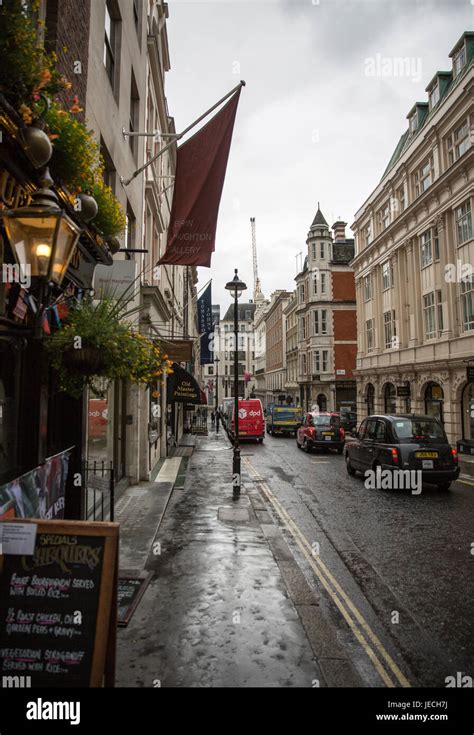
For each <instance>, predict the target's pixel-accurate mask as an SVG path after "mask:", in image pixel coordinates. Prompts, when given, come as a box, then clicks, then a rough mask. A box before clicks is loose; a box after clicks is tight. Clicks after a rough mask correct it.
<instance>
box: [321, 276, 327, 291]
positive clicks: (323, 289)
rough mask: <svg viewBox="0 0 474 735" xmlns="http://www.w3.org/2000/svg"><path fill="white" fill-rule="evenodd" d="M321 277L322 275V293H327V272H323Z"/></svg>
mask: <svg viewBox="0 0 474 735" xmlns="http://www.w3.org/2000/svg"><path fill="white" fill-rule="evenodd" d="M320 277H321V293H322V294H325V293H326V274H325V273H321V276H320Z"/></svg>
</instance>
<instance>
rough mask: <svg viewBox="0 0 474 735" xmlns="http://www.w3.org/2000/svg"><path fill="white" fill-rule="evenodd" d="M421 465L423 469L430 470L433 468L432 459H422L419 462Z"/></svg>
mask: <svg viewBox="0 0 474 735" xmlns="http://www.w3.org/2000/svg"><path fill="white" fill-rule="evenodd" d="M421 467H422V469H423V470H432V469H433V460H432V459H423V460H422V462H421Z"/></svg>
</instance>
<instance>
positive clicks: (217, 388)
mask: <svg viewBox="0 0 474 735" xmlns="http://www.w3.org/2000/svg"><path fill="white" fill-rule="evenodd" d="M214 362H215V364H216V434H217V432H218V431H219V363H220V360H219V358H218V357H216V358H215V360H214Z"/></svg>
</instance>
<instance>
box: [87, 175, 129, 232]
mask: <svg viewBox="0 0 474 735" xmlns="http://www.w3.org/2000/svg"><path fill="white" fill-rule="evenodd" d="M91 193H92V196H93V197H94V199H95V200H96V202H97V206H98V207H99V211H98V213H97V216H96V217H95V218H94V222H93V223H94V226H95V227H97V229H98V230H100V231H101V232H102V233H103V235H105V237H117V236H119V235H121V234H122V233H123V231H124V230H125V224H126V220H125V212H124V211H123V208H122V206H121V204H120V203H119V202H118V201H117V199H116V198H115V196H114V193H113V191H112V189H111V188H110V186H106V184H105V182H104V180H103V179H102V178H100V179H98V180H97V181H95V182H94V184H93V186H92V189H91Z"/></svg>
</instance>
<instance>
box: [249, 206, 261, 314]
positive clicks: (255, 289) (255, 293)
mask: <svg viewBox="0 0 474 735" xmlns="http://www.w3.org/2000/svg"><path fill="white" fill-rule="evenodd" d="M250 226H251V228H252V257H253V300H254V303H257V299H258V297H259V295H260V293H261V290H260V279H259V277H258V267H257V236H256V231H255V217H250Z"/></svg>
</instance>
